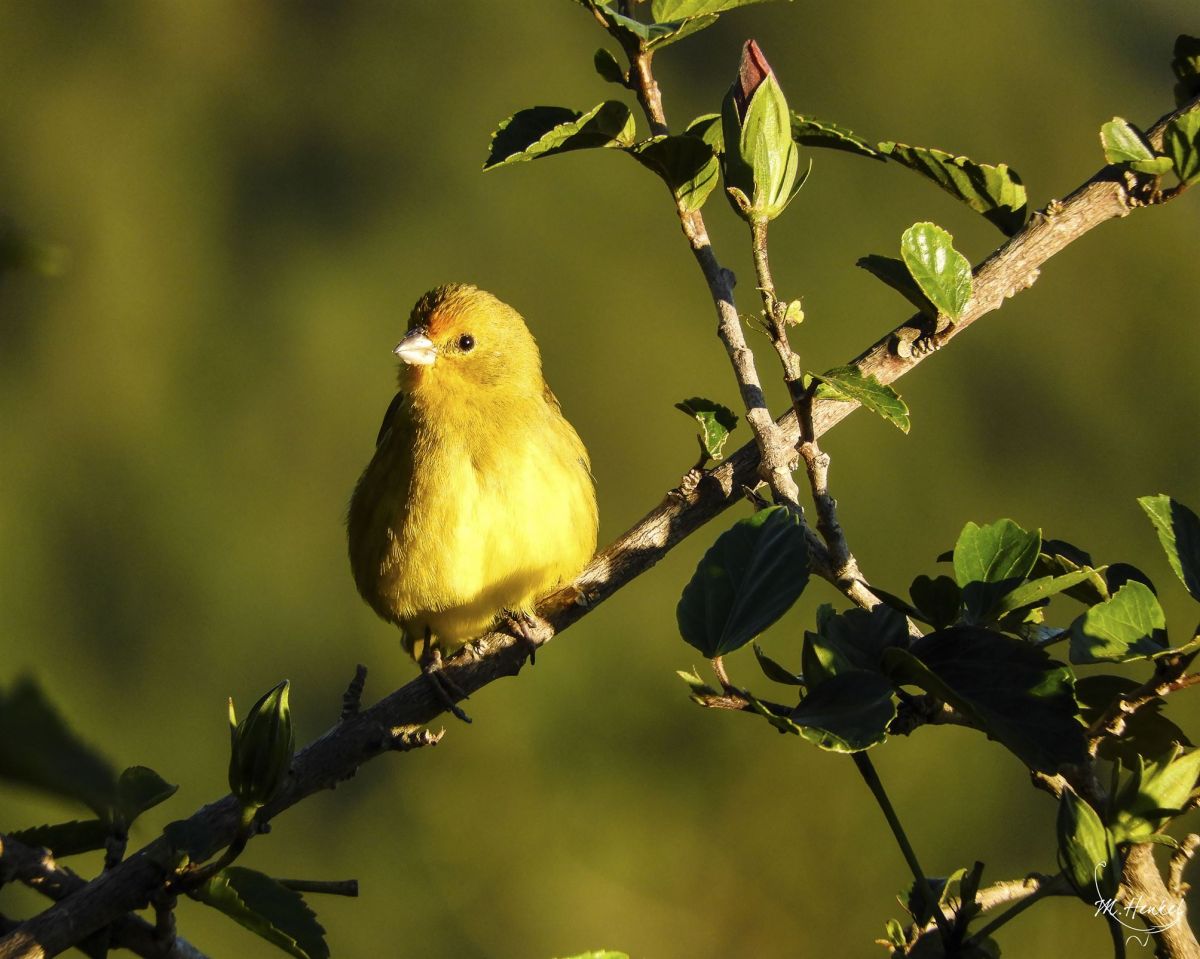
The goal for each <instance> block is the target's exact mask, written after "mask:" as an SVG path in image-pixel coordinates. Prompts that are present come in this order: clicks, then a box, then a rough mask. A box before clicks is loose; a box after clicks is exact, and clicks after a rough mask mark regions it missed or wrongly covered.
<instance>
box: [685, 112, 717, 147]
mask: <svg viewBox="0 0 1200 959" xmlns="http://www.w3.org/2000/svg"><path fill="white" fill-rule="evenodd" d="M683 132H684V135H685V136H689V137H699V138H700V139H701V140H703V141H704V142H705V143H707V144H708V145H709V146H710V147H712V151H713V153H715V154H716V155H717V156H720V155H721V154H722V153H724V152H725V131H724V130H723V128H722V127H721V114H719V113H702V114H700V116H698V117H696V119H695V120H693V121H692V122H691V123H689V124H688V125H687V129H685V130H684V131H683Z"/></svg>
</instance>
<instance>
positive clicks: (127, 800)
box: [117, 766, 179, 826]
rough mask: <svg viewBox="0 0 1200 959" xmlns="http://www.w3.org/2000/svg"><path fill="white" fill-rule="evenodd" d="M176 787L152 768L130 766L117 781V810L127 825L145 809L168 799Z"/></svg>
mask: <svg viewBox="0 0 1200 959" xmlns="http://www.w3.org/2000/svg"><path fill="white" fill-rule="evenodd" d="M178 788H179V787H178V786H175V785H172V784H171V783H169V782H167V781H166V780H165V779H163V778H162V776H160V775H159V774H158V773H156V772H155V771H154V770H153V769H150V768H148V767H146V766H130V767H129V768H128V769H126V770H125V771H124V772H123V773H121V778H120V779H119V780H118V781H117V812H118V814H119V815H120V816H121V819H122V820H123V821H124V822H125V824H126V825H127V826H128V825H130V824H132V823H133V821H134V820H135V819H137V817H138V816H140V815H141V814H142V813H144V812H145V811H146V810H147V809H153V808H154V807H155V806H157V805H158V804H159V803H161V802H165V801H166V800H168V799H170V798H171V797H172V796H173V795H175V791H176V790H177V789H178Z"/></svg>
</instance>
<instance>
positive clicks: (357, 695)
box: [342, 663, 367, 722]
mask: <svg viewBox="0 0 1200 959" xmlns="http://www.w3.org/2000/svg"><path fill="white" fill-rule="evenodd" d="M366 682H367V667H366V666H364V665H363V664H362V663H359V664H358V665H357V666H356V667H354V678H353V679H352V680H350V685H349V686H347V687H346V692H345V694H343V696H342V721H343V722H344V721H345V720H347V719H349V718H350V717H351V716H357V715H358V711H359V709H360V708H361V707H362V694H363V687H364V686H365V685H366Z"/></svg>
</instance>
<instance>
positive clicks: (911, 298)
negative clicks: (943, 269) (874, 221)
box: [854, 253, 938, 319]
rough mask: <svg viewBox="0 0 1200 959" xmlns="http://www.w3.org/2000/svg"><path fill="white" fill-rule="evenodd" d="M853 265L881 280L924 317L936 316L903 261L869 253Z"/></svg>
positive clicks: (935, 309) (935, 310)
mask: <svg viewBox="0 0 1200 959" xmlns="http://www.w3.org/2000/svg"><path fill="white" fill-rule="evenodd" d="M854 265H855V266H857V267H859V268H861V269H864V270H866V271H867V272H868V273H870V274H871V275H872V276H874V277H877V278H878V279H880V280H883V282H884V283H886V284H887V285H888V286H890V287H891V288H892V289H893V290H895V291H896V292H897V293H899V294H900V295H901V296H902V297H904V298H905V299H906V300H908V302H909V303H911V304H912V305H913V306H915V307H916V308H917V309H918V310H920V311H921V312H922V313H924V314H925V315H926V316H928V317H930V318H931V319H932V318H933V317H936V316H937V312H938V309H937V307H936V306H934V305H933V304H932V303H931V302H929V297H927V296H926V295H925V294H924V292H923V291H922V290H921V288H920V287H919V286H918V285H917V281H916V280H914V279H913V276H912V274H911V273H909V272H908V267H907V266H906V265H905V263H904V261H903V260H899V259H896V258H895V257H891V256H882V255H880V254H878V253H869V254H867V255H866V256H863V257H859V259H858V260H857V261H856V262H855V264H854Z"/></svg>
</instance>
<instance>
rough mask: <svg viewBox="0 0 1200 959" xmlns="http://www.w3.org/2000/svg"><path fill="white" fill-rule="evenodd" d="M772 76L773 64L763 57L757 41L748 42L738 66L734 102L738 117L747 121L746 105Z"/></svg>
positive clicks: (743, 48)
mask: <svg viewBox="0 0 1200 959" xmlns="http://www.w3.org/2000/svg"><path fill="white" fill-rule="evenodd" d="M770 75H771V64H769V63H767V58H766V57H764V56H763V52H762V50H761V49H760V48H759V46H758V42H757V41H755V40H747V41H746V45H745V46H743V47H742V60H741V62H740V63H739V64H738V79H737V89H736V90H735V91H734V94H733V102H734V103H735V104H736V105H737V112H738V117H739V118H741V119H745V117H746V104H748V103H749V102H750V98H751V97H752V96H754V91H755V90H757V89H758V88H759V87H760V86H762V82H763V81H764V80H766V79H767V77H769V76H770Z"/></svg>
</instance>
